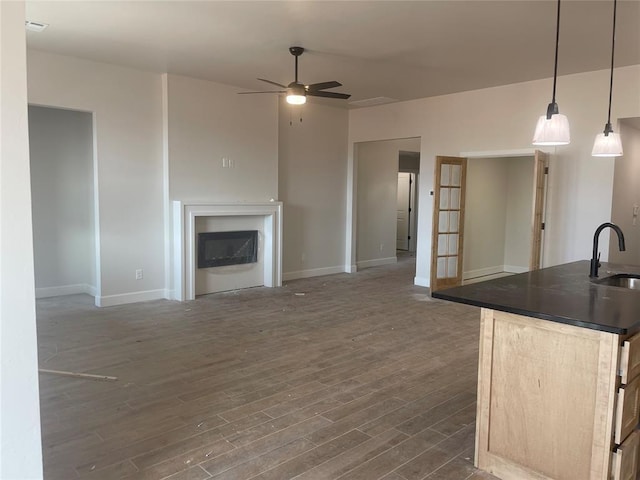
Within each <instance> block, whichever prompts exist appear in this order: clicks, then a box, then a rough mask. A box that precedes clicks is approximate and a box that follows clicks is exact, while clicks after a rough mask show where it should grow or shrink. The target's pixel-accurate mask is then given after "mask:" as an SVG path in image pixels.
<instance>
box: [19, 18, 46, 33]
mask: <svg viewBox="0 0 640 480" xmlns="http://www.w3.org/2000/svg"><path fill="white" fill-rule="evenodd" d="M24 26H25V28H26V29H27V30H29V31H30V32H41V31H43V30H44V29H45V28H47V27H48V26H49V24H48V23H40V22H32V21H31V20H27V21H26V22H24Z"/></svg>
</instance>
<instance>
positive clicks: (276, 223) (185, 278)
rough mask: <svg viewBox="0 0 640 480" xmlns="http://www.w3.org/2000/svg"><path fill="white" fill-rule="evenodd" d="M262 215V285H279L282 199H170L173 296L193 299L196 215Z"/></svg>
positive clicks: (280, 282)
mask: <svg viewBox="0 0 640 480" xmlns="http://www.w3.org/2000/svg"><path fill="white" fill-rule="evenodd" d="M248 215H251V216H261V217H264V232H263V233H264V285H265V287H280V286H282V202H267V203H224V204H221V203H183V202H181V201H174V202H173V252H174V253H173V298H174V299H175V300H180V301H185V300H193V299H195V272H196V268H197V267H196V263H197V262H196V251H197V249H196V218H197V217H239V216H248Z"/></svg>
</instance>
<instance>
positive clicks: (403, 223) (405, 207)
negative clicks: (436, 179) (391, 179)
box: [396, 172, 417, 253]
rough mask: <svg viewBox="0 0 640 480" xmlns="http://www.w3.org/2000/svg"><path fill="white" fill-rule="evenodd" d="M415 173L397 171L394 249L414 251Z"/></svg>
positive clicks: (415, 217)
mask: <svg viewBox="0 0 640 480" xmlns="http://www.w3.org/2000/svg"><path fill="white" fill-rule="evenodd" d="M415 199H416V174H415V173H408V172H398V196H397V200H396V206H397V220H398V223H397V225H396V250H400V251H402V252H410V253H415V251H416V248H415V237H416V233H415V231H416V219H417V216H416V200H415Z"/></svg>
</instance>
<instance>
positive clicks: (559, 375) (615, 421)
mask: <svg viewBox="0 0 640 480" xmlns="http://www.w3.org/2000/svg"><path fill="white" fill-rule="evenodd" d="M639 339H640V336H638V338H636V337H632V338H625V337H622V336H620V335H617V334H613V333H608V332H602V331H598V330H592V329H588V328H581V327H576V326H573V325H565V324H561V323H556V322H551V321H546V320H540V319H536V318H531V317H525V316H520V315H514V314H509V313H505V312H500V311H496V310H490V309H482V323H481V333H480V362H479V368H478V370H479V372H478V414H477V427H476V456H475V461H476V466H477V467H478V468H481V469H483V470H486V471H488V472H490V473H492V474H494V475H495V476H497V477H498V478H501V479H504V480H527V479H532V480H609V479H610V478H614V479H625V480H626V479H629V480H635V478H636V475H637V469H638V466H637V465H638V450H639V448H640V447H639V445H640V433H639V432H638V430H636V426H637V424H638V418H639V417H638V416H639V411H640V376H639V375H640V340H639ZM623 380H624V381H623Z"/></svg>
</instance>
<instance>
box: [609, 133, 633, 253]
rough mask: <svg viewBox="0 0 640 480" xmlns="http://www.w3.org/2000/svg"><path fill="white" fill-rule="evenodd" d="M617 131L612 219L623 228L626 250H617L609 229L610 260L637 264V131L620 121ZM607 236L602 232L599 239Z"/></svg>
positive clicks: (616, 241)
mask: <svg viewBox="0 0 640 480" xmlns="http://www.w3.org/2000/svg"><path fill="white" fill-rule="evenodd" d="M618 131H619V133H620V137H621V138H622V148H623V150H624V155H623V156H622V157H618V158H616V159H615V175H614V182H613V201H612V206H611V222H613V223H615V224H616V225H618V226H619V227H620V228H621V229H622V232H623V233H624V238H625V246H626V250H625V251H624V252H620V251H619V250H618V239H617V236H614V235H615V234H614V233H613V232H611V234H610V235H611V241H610V243H609V260H610V261H612V262H615V263H628V264H631V265H640V214H639V215H638V217H636V224H635V225H634V224H633V220H634V219H633V206H634V205H640V130H638V129H637V128H635V127H634V126H633V125H631V124H628V123H626V122H625V121H621V122H620V125H619V130H618ZM606 236H607V235H606V234H604V233H603V234H602V235H600V238H601V239H603V238H605V237H606ZM601 241H602V240H601ZM600 251H601V252H602V251H603V247H600ZM603 256H604V253H603Z"/></svg>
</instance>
